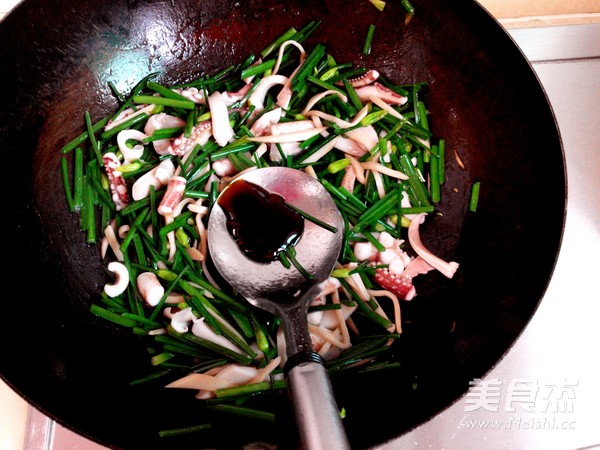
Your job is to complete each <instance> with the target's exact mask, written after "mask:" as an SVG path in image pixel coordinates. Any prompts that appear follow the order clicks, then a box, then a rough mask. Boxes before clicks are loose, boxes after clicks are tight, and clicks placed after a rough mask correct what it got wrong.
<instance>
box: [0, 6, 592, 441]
mask: <svg viewBox="0 0 600 450" xmlns="http://www.w3.org/2000/svg"><path fill="white" fill-rule="evenodd" d="M16 3H17V1H16V0H0V18H2V17H3V15H4V14H5V13H6V12H8V11H9V10H10V9H11V8H12V7H13V6H14V5H15V4H16ZM480 3H481V4H482V5H484V6H485V7H487V8H488V10H490V11H491V12H496V13H498V14H499V16H497V17H499V18H500V19H501V20H500V21H501V23H503V24H504V25H505V26H507V27H508V28H512V27H513V25H515V23H518V21H516V22H515V20H514V17H515V16H519V12H520V13H522V14H534V13H532V12H531V11H533V10H532V9H531V8H534V9H535V8H538V9H535V11H537V14H542V13H544V10H541V12H540V9H539V8H540V7H544V8H546V10H545V12H547V13H549V14H554V16H553V18H554V19H553V21H550V22H552V23H556V21H560V20H563V19H564V14H563V13H564V8H565V5H567V6H566V7H567V8H571V10H570V12H571V14H567V15H569V16H570V18H571V19H573V18H574V17H575V16H574V14H575V15H577V17H579V19H582V15H581V14H580V13H581V12H583V13H585V14H583V16H585V17H583V20H579V21H578V22H579V23H593V22H598V12H599V11H600V1H599V0H579V1H573V2H557V1H553V0H502V2H499V1H498V0H481V1H480ZM509 4H512V5H513V7H512V9H511V8H510V7H509ZM540 5H541V6H540ZM515 8H516V9H515ZM519 8H520V9H519ZM552 8H563V9H561V10H557V9H552ZM586 12H587V13H586ZM538 18H539V17H538ZM546 22H548V21H546ZM563 22H565V23H572V22H570V21H569V20H563ZM521 23H522V24H523V22H521ZM538 23H545V22H539V21H538ZM523 26H525V27H527V26H529V25H528V24H524V25H523ZM511 35H512V36H513V38H514V39H515V40H516V42H517V43H518V44H519V45H520V46H521V47H522V48H523V50H524V52H525V54H526V55H527V56H528V58H530V60H532V62H533V66H534V69H535V70H536V72H537V74H538V76H539V77H540V80H541V82H542V84H543V85H544V87H545V89H546V91H547V93H548V96H549V99H550V102H551V104H552V106H553V108H554V111H555V114H556V117H557V121H558V124H559V128H560V130H561V133H562V137H563V141H564V146H565V153H566V160H567V170H568V173H569V199H568V201H569V207H568V214H567V224H566V229H565V236H564V243H563V248H562V249H561V253H560V256H559V260H558V263H557V267H556V271H555V274H554V276H553V278H552V281H551V283H550V286H549V288H548V291H547V293H546V295H545V296H544V299H543V301H542V304H541V306H540V308H539V310H538V311H537V312H536V316H535V317H534V319H533V320H532V322H531V323H530V325H529V326H528V327H527V329H526V330H525V332H524V334H523V336H521V337H520V338H519V340H518V341H517V343H516V345H515V346H514V348H513V349H512V350H511V351H510V352H509V354H508V355H507V357H506V358H505V359H504V360H503V361H502V362H501V363H500V364H499V365H498V366H497V367H496V368H495V369H494V370H493V371H492V373H491V374H490V376H495V377H500V378H502V379H505V380H509V379H510V378H511V377H513V378H514V377H538V378H540V377H541V378H540V379H541V380H546V379H548V377H558V378H564V377H571V378H572V379H578V380H579V382H580V384H581V383H582V385H580V386H579V387H578V391H577V394H578V397H577V403H576V405H577V408H578V410H577V411H576V416H574V417H575V418H576V420H577V425H578V428H577V429H576V430H562V431H560V432H558V431H557V430H552V431H551V430H541V431H539V432H537V433H536V432H534V430H525V429H521V430H515V431H514V432H510V433H507V432H506V431H501V430H489V431H484V432H481V431H479V432H475V431H474V430H465V429H464V428H463V427H461V421H462V420H464V404H460V402H458V403H457V404H456V405H454V407H452V408H450V409H449V410H447V411H445V412H444V413H443V414H441V415H439V416H437V417H436V418H434V419H433V420H432V421H431V422H430V423H427V424H425V425H424V426H422V427H419V428H417V429H416V430H414V431H413V432H411V433H408V434H407V435H405V436H403V437H402V438H401V439H400V440H399V441H397V442H395V443H393V444H390V445H389V446H386V448H387V449H389V450H392V449H394V450H397V449H409V448H411V449H412V448H418V449H421V448H433V449H441V448H446V449H453V448H456V449H461V450H466V449H488V448H507V449H508V448H513V449H534V450H535V449H554V448H556V449H559V448H560V449H566V450H574V449H577V448H600V427H598V424H597V421H598V417H600V416H598V413H597V408H598V406H599V405H600V382H599V381H600V363H599V362H598V361H599V359H598V358H597V357H596V358H594V357H593V356H592V355H593V354H594V352H595V353H597V345H598V343H599V342H600V327H598V326H597V317H598V315H599V314H600V298H599V296H598V290H597V287H596V284H595V280H596V279H597V278H598V274H599V273H600V265H599V264H598V263H597V260H596V259H595V258H596V256H594V255H598V254H600V176H599V175H598V174H599V173H600V144H599V142H600V136H599V134H598V133H600V25H586V26H583V27H579V26H578V27H567V28H560V27H559V28H544V29H538V30H531V31H529V30H526V29H514V30H512V29H511ZM0 45H2V44H1V43H0ZM567 311H568V312H569V314H568V317H572V318H575V319H576V322H574V321H570V320H568V318H567V316H566V315H565V313H566V312H567ZM584 356H586V357H584ZM28 413H30V414H31V415H30V420H32V421H33V422H35V423H36V424H37V425H38V426H40V424H43V425H47V427H42V428H38V429H37V431H38V432H37V433H34V434H26V424H27V418H28ZM476 418H477V419H480V418H483V417H476ZM493 418H494V419H498V418H499V417H498V416H495V417H493ZM53 427H54V428H53ZM47 431H53V433H51V436H52V437H53V438H54V441H52V440H50V441H48V440H47V437H48V435H47V433H46V432H47ZM554 431H557V432H556V433H555V432H554ZM25 442H26V443H27V445H25ZM74 448H82V449H85V450H92V449H97V448H99V447H98V446H97V445H95V444H92V443H90V442H87V441H85V440H83V439H80V438H78V437H77V436H74V435H73V434H72V433H70V432H68V431H67V430H65V429H63V428H62V427H60V426H56V425H55V424H54V423H52V422H50V421H48V422H45V418H44V416H42V415H41V414H40V413H39V412H37V411H35V410H30V409H29V407H28V405H27V403H26V402H25V401H24V400H23V399H21V398H20V397H19V396H17V395H16V394H15V393H14V392H13V391H12V390H11V389H10V387H8V386H7V385H6V384H5V383H4V382H2V381H0V450H50V449H52V450H72V449H74Z"/></svg>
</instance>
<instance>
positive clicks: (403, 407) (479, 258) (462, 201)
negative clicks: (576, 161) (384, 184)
mask: <svg viewBox="0 0 600 450" xmlns="http://www.w3.org/2000/svg"><path fill="white" fill-rule="evenodd" d="M387 3H388V5H387V6H386V8H385V10H384V12H379V11H378V10H377V9H376V8H375V7H374V6H373V5H372V4H371V3H370V2H369V1H367V0H361V1H353V2H349V1H341V0H336V1H322V0H321V1H300V0H286V1H272V0H256V1H252V0H236V1H230V0H224V1H199V0H193V1H192V0H181V1H180V0H176V1H154V0H145V1H144V0H128V1H121V0H111V1H108V0H95V1H87V0H80V1H76V2H66V1H58V0H26V1H24V2H22V3H21V4H19V5H18V6H17V7H16V8H15V9H14V11H13V12H11V13H10V14H9V15H8V16H7V17H6V18H5V19H4V20H3V21H2V23H1V24H0V61H2V64H1V65H0V85H1V86H2V89H1V90H0V104H1V105H2V107H1V108H0V149H1V151H2V155H3V156H4V157H5V159H4V164H3V167H4V171H5V175H6V176H7V181H6V184H7V186H8V187H5V194H4V196H3V197H4V201H3V204H5V205H8V206H6V207H5V209H4V211H5V214H7V215H6V216H5V224H4V227H6V228H5V229H7V231H5V234H4V236H5V238H6V239H5V248H7V249H9V248H12V250H10V252H7V253H6V254H7V255H8V258H7V259H6V260H5V264H6V265H8V267H9V268H8V270H7V271H5V272H4V273H5V274H6V277H4V279H5V283H6V286H7V290H6V291H5V294H4V295H3V297H4V300H3V313H2V326H1V327H0V330H1V331H0V339H1V340H0V345H1V355H2V356H1V357H0V373H1V375H2V378H3V379H4V380H5V381H6V382H7V383H8V384H9V385H10V386H11V387H12V388H13V389H14V390H16V391H17V392H18V393H19V394H20V395H21V396H23V397H24V398H25V399H26V400H27V401H29V402H30V403H31V404H33V405H34V406H35V407H37V408H38V409H40V410H41V411H42V412H44V413H45V414H47V415H49V416H50V417H51V418H53V419H55V420H57V421H58V422H59V423H61V424H63V425H64V426H66V427H68V428H70V429H72V430H74V431H76V432H77V433H80V434H82V435H84V436H86V437H88V438H90V439H92V440H94V441H97V442H99V443H102V444H104V445H106V446H109V447H112V448H125V449H137V448H140V449H142V448H143V449H150V448H182V449H185V448H189V449H197V448H236V447H241V446H242V445H243V444H246V443H249V442H267V443H272V444H278V445H279V446H280V448H287V447H292V446H293V445H294V442H295V434H294V423H293V420H292V418H291V416H290V415H289V413H288V411H289V405H288V404H287V403H286V398H285V396H282V398H281V401H280V404H278V405H277V408H278V409H279V411H280V412H281V414H279V415H278V423H277V424H275V426H261V425H260V424H258V425H257V424H256V423H253V422H250V421H239V423H236V424H232V423H229V422H228V423H224V424H223V425H222V426H217V427H216V428H215V429H214V430H213V431H211V432H207V433H203V434H199V435H194V436H191V437H187V438H180V439H179V438H178V439H174V438H173V439H171V438H159V437H158V434H157V431H158V430H159V429H165V428H174V427H183V426H191V425H195V424H198V423H202V422H203V421H204V420H205V418H206V417H207V414H208V413H207V412H206V411H205V409H204V408H203V405H202V403H201V402H200V401H198V400H196V399H194V398H193V394H191V393H190V391H184V392H179V391H177V390H168V389H162V388H158V387H156V386H154V387H150V386H141V387H139V386H138V387H131V386H130V385H129V381H130V380H132V379H134V378H136V377H139V376H142V375H144V374H146V373H147V370H148V365H149V361H148V357H147V355H146V353H145V350H144V346H143V344H142V343H141V341H139V340H138V338H136V337H134V336H133V335H131V334H129V333H128V332H125V331H123V330H121V329H118V328H117V327H115V326H112V325H111V324H109V323H107V322H106V321H104V320H103V319H98V318H95V317H94V316H92V314H90V312H89V307H90V304H91V303H92V301H93V300H94V299H95V298H97V296H98V295H99V292H100V291H101V288H102V286H103V284H104V283H105V282H106V281H107V274H106V272H105V270H104V266H105V265H104V263H103V262H102V261H101V259H100V257H99V252H98V249H97V248H96V247H95V246H90V245H87V244H86V242H85V236H84V234H83V233H81V232H80V230H79V226H78V221H77V218H76V217H75V216H73V215H71V214H70V213H68V212H67V208H66V206H65V202H64V194H63V186H62V180H61V175H60V166H59V161H60V157H61V154H60V151H59V149H60V148H61V147H62V146H63V145H64V144H66V143H67V142H68V141H70V140H71V139H72V138H73V137H75V136H76V135H78V134H79V133H80V132H81V131H82V129H83V124H84V120H83V117H84V112H85V111H86V110H88V111H89V112H90V114H91V116H92V117H93V118H95V119H98V118H100V117H102V116H104V115H105V114H107V113H108V112H110V111H113V110H114V109H116V107H117V103H116V100H115V98H114V97H113V96H112V95H111V93H110V90H109V87H108V82H109V81H112V82H113V83H115V85H116V86H117V87H118V88H119V89H120V90H121V91H127V90H128V89H130V88H132V87H133V85H134V84H135V83H136V82H137V81H139V80H140V79H141V78H142V77H143V76H145V75H147V74H148V73H150V72H152V71H160V72H161V75H160V76H159V77H158V79H157V81H160V82H162V83H164V84H173V83H175V82H183V81H186V80H189V79H191V78H194V77H197V76H199V75H201V74H210V73H214V72H216V71H217V70H219V69H221V68H223V67H225V66H227V65H229V64H233V63H240V62H242V61H243V60H244V59H245V58H246V57H247V56H248V55H249V54H250V53H251V52H258V51H260V50H261V49H262V48H264V47H265V46H266V45H267V44H268V43H270V42H271V41H272V40H273V39H274V38H275V37H277V36H279V35H280V34H281V33H282V32H283V31H285V30H286V29H288V28H289V27H291V26H295V27H297V28H300V27H302V26H304V25H305V24H307V23H308V22H309V21H310V20H313V19H318V20H321V21H322V24H321V26H320V28H319V29H318V31H317V32H316V33H315V34H314V36H313V37H312V38H311V40H310V41H308V42H307V44H306V45H307V46H310V45H314V43H316V42H323V43H325V44H326V47H327V50H328V51H329V52H330V53H331V54H333V55H334V56H335V58H336V60H337V61H340V62H342V61H352V62H356V63H358V64H359V65H364V66H367V67H372V68H377V69H378V70H380V71H381V73H382V74H384V75H385V76H386V77H388V78H389V79H390V80H392V81H393V82H395V83H414V82H419V81H426V82H427V83H429V86H428V87H427V88H426V90H425V91H424V94H423V95H424V98H425V101H426V104H427V105H428V107H429V109H430V111H431V118H430V124H431V128H432V131H433V132H434V133H435V135H436V136H439V137H444V138H445V139H446V145H447V148H448V160H447V168H446V171H447V181H446V183H445V185H444V190H443V192H442V198H443V201H442V203H441V205H440V208H439V209H440V211H441V212H442V215H441V216H439V217H437V218H436V220H435V221H431V222H430V223H428V224H427V227H426V228H425V229H424V230H423V232H424V233H425V238H424V239H425V240H426V242H428V243H429V246H430V248H431V249H432V250H433V251H435V252H437V253H438V254H440V255H441V256H442V257H445V258H451V259H453V260H455V261H459V262H460V264H461V266H460V270H459V271H458V273H457V275H456V276H455V278H454V279H452V280H445V279H442V277H438V276H437V275H435V274H433V275H432V276H429V277H427V278H426V279H425V278H424V279H423V280H422V281H421V284H419V285H418V287H417V291H418V296H417V297H416V298H415V299H414V300H413V301H412V302H405V303H403V308H404V309H403V316H404V321H405V323H404V335H403V337H402V339H400V342H399V343H398V345H397V347H396V348H395V349H394V352H395V355H396V358H397V359H398V361H400V362H401V364H402V366H401V368H400V369H399V370H397V371H389V372H380V373H376V374H372V375H368V376H367V375H362V376H360V377H358V376H357V377H354V378H352V379H351V380H346V379H344V380H342V379H340V380H336V379H335V378H334V379H333V382H334V386H335V390H336V395H337V397H338V403H339V404H340V405H341V406H343V407H344V408H345V409H346V412H347V417H346V419H344V423H345V425H346V429H347V433H348V436H349V439H350V441H351V443H352V444H353V447H354V448H357V449H358V448H367V447H371V446H374V445H377V444H381V443H383V442H385V441H387V440H389V439H392V438H394V437H396V436H399V435H401V434H403V433H405V432H406V431H407V430H409V429H411V428H412V427H415V426H417V425H419V424H420V423H423V422H424V421H425V420H427V419H428V418H430V417H432V416H433V415H435V414H437V413H438V412H440V411H441V410H443V409H444V408H446V407H447V406H449V405H450V404H451V403H453V402H454V401H456V400H457V399H458V398H459V397H460V396H461V395H462V394H464V393H465V392H466V390H467V389H468V385H469V384H468V383H469V381H470V380H472V379H473V378H477V377H481V376H483V375H485V374H486V372H488V371H489V370H490V368H492V367H493V366H494V365H495V364H496V363H497V362H498V361H499V360H500V359H501V358H502V356H503V355H504V354H505V352H506V351H507V350H508V349H509V348H510V346H511V344H512V343H513V342H514V341H515V339H516V338H517V337H518V336H519V334H520V333H521V331H522V330H523V328H524V326H525V325H526V324H527V323H528V321H529V320H530V318H531V317H532V315H533V314H534V312H535V310H536V307H537V305H538V302H539V301H540V299H541V297H542V295H543V293H544V291H545V289H546V286H547V283H548V281H549V277H550V275H551V273H552V270H553V267H554V263H555V259H556V256H557V252H558V249H559V246H560V241H561V236H562V230H563V223H564V213H565V189H566V188H565V172H564V161H563V153H562V147H561V141H560V137H559V135H558V132H557V128H556V123H555V120H554V117H553V114H552V111H551V109H550V107H549V104H548V102H547V98H546V97H545V94H544V92H543V90H542V88H541V87H540V84H539V82H538V80H537V78H536V76H535V75H534V73H533V71H532V69H531V67H530V66H529V64H528V63H527V62H526V60H525V58H524V57H523V55H522V54H521V53H520V52H519V50H518V49H517V47H516V46H515V44H514V43H513V42H512V41H511V39H510V38H509V36H508V35H507V33H506V32H505V31H504V30H503V29H502V28H501V27H500V26H499V25H498V23H497V22H495V20H494V19H492V18H491V16H489V15H488V14H487V13H486V12H485V11H484V10H483V9H482V8H481V7H480V6H478V4H476V3H475V2H473V1H467V0H455V1H438V2H436V1H434V0H413V4H414V6H415V8H416V14H415V16H414V18H413V20H412V21H411V22H410V23H409V24H408V25H405V24H404V10H403V9H402V7H401V6H400V2H392V1H388V2H387ZM369 24H375V25H376V31H375V36H374V40H373V47H372V52H371V54H370V55H369V56H365V55H363V54H362V47H363V43H364V39H365V36H366V32H367V28H368V26H369ZM454 151H456V152H458V154H459V155H460V157H461V158H462V161H463V162H464V165H465V168H464V169H461V168H460V167H459V165H458V164H457V162H456V160H455V158H454V154H453V152H454ZM475 181H480V182H481V195H480V199H479V207H478V210H477V212H476V213H470V212H469V211H468V209H467V205H468V197H469V187H470V186H471V184H472V183H473V182H475Z"/></svg>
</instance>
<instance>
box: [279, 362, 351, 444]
mask: <svg viewBox="0 0 600 450" xmlns="http://www.w3.org/2000/svg"><path fill="white" fill-rule="evenodd" d="M317 356H318V355H317ZM305 359H306V360H305V361H303V362H300V363H298V364H297V365H295V366H293V367H291V368H290V369H288V372H287V384H288V392H289V394H290V396H291V400H292V404H293V405H294V413H295V415H296V422H297V426H298V433H299V435H300V443H301V448H302V449H304V450H324V449H326V450H348V449H350V444H349V443H348V438H347V437H346V432H345V430H344V425H343V424H342V419H341V418H340V412H339V409H338V406H337V404H336V401H335V397H334V395H333V389H332V387H331V382H330V380H329V375H328V373H327V369H326V368H325V366H324V365H323V364H322V363H321V362H317V361H315V360H314V358H313V359H311V358H310V357H307V358H305Z"/></svg>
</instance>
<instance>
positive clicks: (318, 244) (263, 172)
mask: <svg viewBox="0 0 600 450" xmlns="http://www.w3.org/2000/svg"><path fill="white" fill-rule="evenodd" d="M240 179H243V180H246V181H247V182H250V183H253V184H255V185H257V186H259V187H262V188H263V189H265V190H267V191H269V192H271V193H274V194H278V195H280V196H281V197H283V199H284V200H285V203H287V204H289V205H292V206H294V207H296V208H298V209H299V210H301V211H303V212H305V213H307V214H309V215H311V216H313V217H316V218H317V219H319V220H321V221H322V222H324V223H326V224H329V225H332V226H334V227H335V228H337V231H331V230H328V229H326V228H324V227H322V226H321V225H317V224H315V223H313V222H312V221H309V220H304V229H303V232H302V235H301V237H300V239H299V241H298V242H297V243H296V244H295V250H296V260H297V261H298V262H299V263H300V264H301V266H302V267H303V268H304V269H305V270H306V271H307V272H308V273H310V274H312V276H313V277H312V278H310V279H309V278H307V277H306V276H305V275H303V274H302V273H300V271H299V270H296V269H295V268H294V267H293V266H292V267H290V268H286V267H285V266H284V265H283V264H282V263H281V262H280V261H278V260H275V261H272V262H268V263H263V262H256V261H254V260H253V259H250V258H249V257H247V256H246V255H245V254H244V252H243V251H242V250H241V249H240V246H239V245H238V243H237V242H236V241H235V240H234V239H233V237H232V236H231V234H230V232H229V230H228V228H227V224H226V219H227V218H226V214H225V211H224V210H223V208H221V206H220V205H219V201H218V200H217V202H215V204H214V205H213V208H212V211H211V213H210V217H209V221H208V247H209V253H210V255H211V258H212V260H213V261H214V264H215V266H216V268H217V270H218V271H219V273H220V274H221V275H222V277H223V278H224V279H225V280H226V281H227V282H228V283H229V284H230V285H231V286H232V287H233V288H234V289H236V290H237V291H238V292H239V293H240V294H241V295H242V296H243V297H244V298H245V299H246V300H247V301H248V302H249V303H250V304H252V305H254V306H256V307H258V308H261V309H264V310H266V311H269V312H271V313H273V314H275V315H277V316H278V317H279V318H280V321H281V325H282V327H283V332H284V335H285V341H286V347H287V362H286V364H285V368H284V371H285V373H286V382H287V387H288V392H289V395H290V398H291V400H292V405H293V407H294V413H295V417H296V422H297V426H298V433H299V438H300V443H301V445H302V447H303V448H304V449H307V450H323V449H327V450H336V449H340V450H342V449H349V448H350V445H349V443H348V439H347V437H346V434H345V430H344V426H343V424H342V421H341V418H340V414H339V409H338V407H337V404H336V401H335V398H334V395H333V390H332V387H331V382H330V380H329V376H328V373H327V369H326V368H325V366H324V362H323V359H322V358H321V356H320V355H319V354H317V353H315V352H314V350H313V347H312V342H311V338H310V334H309V331H308V322H307V308H308V303H309V302H310V301H311V300H312V299H314V298H315V297H316V296H317V295H318V294H319V292H320V289H321V287H320V284H321V283H322V282H323V281H325V280H327V278H328V277H329V275H330V274H331V271H332V270H333V267H334V265H335V262H336V261H337V258H338V256H339V253H340V250H341V246H342V236H343V227H344V224H343V220H342V217H341V214H340V212H339V211H338V209H337V207H336V205H335V203H334V201H333V199H332V198H331V196H330V195H329V193H328V192H327V191H326V190H325V188H324V187H323V185H322V184H321V183H320V182H319V181H318V180H316V179H314V178H313V177H311V176H309V175H307V174H306V173H304V172H302V171H299V170H296V169H291V168H286V167H266V168H260V169H256V170H253V171H251V172H248V173H246V174H244V175H242V176H241V177H239V178H238V179H236V180H235V181H233V183H236V182H237V181H238V180H240ZM230 186H231V185H230ZM228 188H229V187H228ZM228 188H226V189H228ZM223 192H225V191H223ZM221 195H223V194H222V193H221ZM256 220H257V221H261V220H265V219H264V218H261V217H256Z"/></svg>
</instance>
